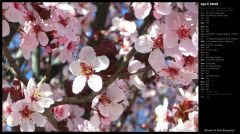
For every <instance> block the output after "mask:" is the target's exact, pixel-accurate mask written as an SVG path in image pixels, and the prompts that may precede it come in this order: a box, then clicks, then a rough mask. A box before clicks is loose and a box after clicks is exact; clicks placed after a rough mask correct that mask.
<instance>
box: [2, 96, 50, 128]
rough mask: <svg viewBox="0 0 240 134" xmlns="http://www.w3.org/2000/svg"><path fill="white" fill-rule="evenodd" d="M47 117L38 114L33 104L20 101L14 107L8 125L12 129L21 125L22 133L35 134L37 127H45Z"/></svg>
mask: <svg viewBox="0 0 240 134" xmlns="http://www.w3.org/2000/svg"><path fill="white" fill-rule="evenodd" d="M45 123H46V120H45V117H44V116H43V115H41V114H40V113H38V112H37V111H36V110H35V109H34V107H33V105H32V103H30V102H27V101H26V100H20V101H18V102H16V103H15V104H14V105H13V106H12V113H11V114H10V115H9V117H8V118H7V124H8V125H9V126H11V127H14V126H17V125H18V124H19V125H20V130H21V132H33V131H34V130H35V124H36V126H39V127H43V126H44V125H45Z"/></svg>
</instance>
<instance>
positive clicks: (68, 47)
mask: <svg viewBox="0 0 240 134" xmlns="http://www.w3.org/2000/svg"><path fill="white" fill-rule="evenodd" d="M74 48H75V44H74V43H72V42H70V43H69V44H68V46H67V49H68V50H73V49H74Z"/></svg>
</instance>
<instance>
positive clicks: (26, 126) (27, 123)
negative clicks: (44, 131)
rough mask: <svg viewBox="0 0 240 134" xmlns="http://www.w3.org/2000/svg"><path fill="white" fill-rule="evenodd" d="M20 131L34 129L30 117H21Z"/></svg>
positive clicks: (31, 130)
mask: <svg viewBox="0 0 240 134" xmlns="http://www.w3.org/2000/svg"><path fill="white" fill-rule="evenodd" d="M20 130H21V132H33V131H34V130H35V124H34V122H33V121H32V120H30V119H28V118H27V119H23V120H22V122H21V124H20Z"/></svg>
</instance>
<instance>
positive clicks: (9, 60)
mask: <svg viewBox="0 0 240 134" xmlns="http://www.w3.org/2000/svg"><path fill="white" fill-rule="evenodd" d="M2 48H3V49H2V52H3V53H4V55H5V57H6V58H7V61H8V62H9V64H10V65H11V67H12V68H13V69H14V71H15V72H16V73H17V77H18V79H19V80H21V81H22V82H23V83H24V84H25V85H27V83H28V80H27V78H26V77H25V76H23V75H22V73H21V71H20V69H19V67H18V65H17V63H16V61H15V59H13V57H12V56H11V54H10V52H9V51H8V48H7V45H6V42H5V41H4V39H3V38H2Z"/></svg>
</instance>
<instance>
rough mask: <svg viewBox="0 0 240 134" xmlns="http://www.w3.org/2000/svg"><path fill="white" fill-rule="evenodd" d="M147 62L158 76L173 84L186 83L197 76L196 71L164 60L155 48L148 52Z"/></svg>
mask: <svg viewBox="0 0 240 134" xmlns="http://www.w3.org/2000/svg"><path fill="white" fill-rule="evenodd" d="M148 62H149V64H150V65H151V66H152V68H153V69H154V70H155V71H156V73H157V74H158V75H159V76H161V77H165V78H166V79H168V80H171V81H173V82H174V83H175V84H183V85H188V84H190V82H191V81H192V79H197V78H198V75H197V74H196V73H192V72H189V71H186V70H185V69H184V68H183V67H182V66H180V65H179V64H177V63H176V62H173V61H170V60H168V61H165V56H164V55H163V53H162V52H161V51H160V50H159V49H155V50H154V51H153V52H151V53H150V55H149V58H148Z"/></svg>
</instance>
